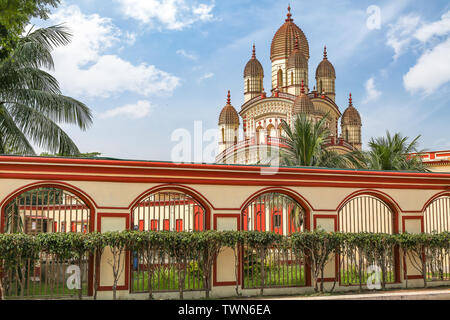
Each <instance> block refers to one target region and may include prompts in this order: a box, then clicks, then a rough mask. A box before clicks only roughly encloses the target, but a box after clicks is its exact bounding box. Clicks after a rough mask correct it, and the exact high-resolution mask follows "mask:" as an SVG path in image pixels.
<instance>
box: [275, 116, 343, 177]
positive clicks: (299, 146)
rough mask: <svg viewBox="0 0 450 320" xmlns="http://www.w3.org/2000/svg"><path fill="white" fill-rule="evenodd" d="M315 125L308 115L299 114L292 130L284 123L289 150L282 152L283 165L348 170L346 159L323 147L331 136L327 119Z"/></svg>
mask: <svg viewBox="0 0 450 320" xmlns="http://www.w3.org/2000/svg"><path fill="white" fill-rule="evenodd" d="M327 117H328V116H327V115H325V116H324V117H323V118H322V119H320V120H319V121H317V122H316V123H313V122H312V121H310V120H309V119H308V118H307V116H306V114H299V115H297V116H296V117H295V118H294V126H293V128H291V127H290V126H289V125H288V124H287V122H286V121H284V120H283V121H282V123H281V127H282V129H283V131H284V133H285V138H284V139H285V140H284V143H285V144H286V145H287V148H285V149H283V150H281V151H280V154H281V164H282V165H285V166H315V167H327V168H346V167H347V160H346V158H345V157H343V156H342V155H340V154H339V153H337V152H336V151H333V150H327V149H325V148H324V147H323V144H324V142H325V139H327V138H328V137H329V135H330V132H329V130H328V129H327V128H326V127H325V121H326V119H327Z"/></svg>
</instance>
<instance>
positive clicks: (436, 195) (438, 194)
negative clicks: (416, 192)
mask: <svg viewBox="0 0 450 320" xmlns="http://www.w3.org/2000/svg"><path fill="white" fill-rule="evenodd" d="M445 196H448V197H450V191H442V192H439V193H436V194H435V195H434V196H432V197H431V198H430V199H428V201H427V202H425V204H424V205H423V207H422V212H425V210H426V209H427V208H428V206H429V205H430V204H431V203H432V202H433V201H434V200H436V199H437V198H440V197H445Z"/></svg>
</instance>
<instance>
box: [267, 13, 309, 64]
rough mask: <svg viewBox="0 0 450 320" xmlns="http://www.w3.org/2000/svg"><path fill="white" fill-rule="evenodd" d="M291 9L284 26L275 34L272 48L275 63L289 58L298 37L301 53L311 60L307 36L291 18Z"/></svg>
mask: <svg viewBox="0 0 450 320" xmlns="http://www.w3.org/2000/svg"><path fill="white" fill-rule="evenodd" d="M291 16H292V15H291V8H290V7H289V8H288V14H287V19H286V20H285V22H284V24H283V25H282V26H281V27H280V28H279V29H278V31H277V32H276V33H275V36H274V37H273V39H272V45H271V47H270V60H271V61H274V60H275V59H278V58H288V57H289V55H290V54H291V52H292V51H293V50H294V46H295V40H296V37H298V39H299V47H300V52H301V53H302V54H303V56H304V57H305V58H306V60H308V59H309V45H308V40H307V39H306V36H305V34H304V33H303V31H302V29H300V28H299V27H298V26H297V25H296V24H295V23H294V22H293V21H294V20H293V19H292V18H291Z"/></svg>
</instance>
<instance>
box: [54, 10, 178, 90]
mask: <svg viewBox="0 0 450 320" xmlns="http://www.w3.org/2000/svg"><path fill="white" fill-rule="evenodd" d="M50 22H51V23H54V24H57V23H65V24H66V26H67V27H69V28H70V30H71V32H72V34H73V35H74V36H73V39H72V42H71V43H70V44H69V45H67V46H64V47H59V48H56V49H55V51H54V53H53V57H54V59H55V69H56V70H55V74H56V78H57V79H58V80H59V82H60V84H61V87H62V89H63V91H64V93H65V94H69V95H73V96H90V97H109V96H111V95H112V94H120V93H123V92H133V93H137V94H140V95H144V96H148V95H150V94H159V93H166V94H170V93H172V92H173V90H174V89H175V88H176V87H177V86H178V85H179V82H180V79H179V78H177V77H175V76H173V75H171V74H169V73H167V72H164V71H162V70H159V69H158V68H156V67H155V66H153V65H148V64H145V63H141V64H139V65H134V64H132V63H131V62H129V61H126V60H124V59H122V58H120V57H119V56H117V55H113V54H105V51H107V50H108V49H111V48H113V47H114V46H115V45H116V44H120V43H121V42H125V43H127V42H128V43H130V42H133V41H134V40H133V39H135V35H132V34H126V35H124V38H122V36H123V35H122V33H121V31H120V29H118V28H117V27H116V26H115V25H114V24H113V23H112V21H111V19H109V18H104V17H101V16H99V15H98V14H91V15H85V14H83V13H82V12H81V10H80V8H79V7H78V6H75V5H71V6H68V7H61V8H60V9H58V10H57V11H55V13H54V14H52V15H51V20H50Z"/></svg>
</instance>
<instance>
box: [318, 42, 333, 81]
mask: <svg viewBox="0 0 450 320" xmlns="http://www.w3.org/2000/svg"><path fill="white" fill-rule="evenodd" d="M316 78H333V79H336V71H335V70H334V67H333V65H332V64H331V62H330V61H329V60H328V58H327V47H325V48H324V51H323V60H322V61H321V62H320V63H319V65H318V67H317V69H316Z"/></svg>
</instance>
